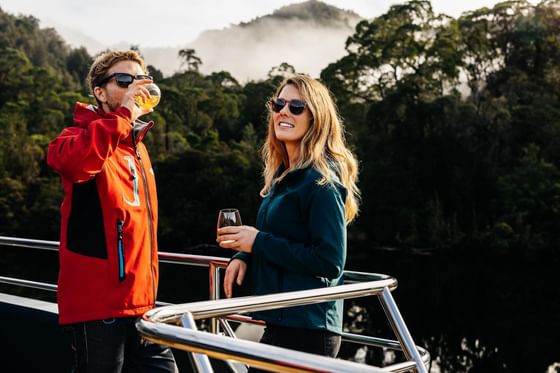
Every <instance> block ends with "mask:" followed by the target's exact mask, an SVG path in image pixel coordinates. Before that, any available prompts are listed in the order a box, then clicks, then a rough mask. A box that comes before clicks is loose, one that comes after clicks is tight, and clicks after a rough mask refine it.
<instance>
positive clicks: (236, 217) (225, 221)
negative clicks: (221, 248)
mask: <svg viewBox="0 0 560 373" xmlns="http://www.w3.org/2000/svg"><path fill="white" fill-rule="evenodd" d="M241 224H242V223H241V215H240V214H239V210H238V209H221V210H220V212H219V213H218V228H223V227H230V226H236V225H241ZM222 242H224V243H231V242H233V240H226V241H222Z"/></svg>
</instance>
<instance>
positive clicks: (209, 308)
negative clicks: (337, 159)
mask: <svg viewBox="0 0 560 373" xmlns="http://www.w3.org/2000/svg"><path fill="white" fill-rule="evenodd" d="M0 245H7V246H17V247H24V248H32V249H42V250H52V251H57V250H58V242H56V241H43V240H30V239H23V238H15V237H6V236H0ZM159 260H160V262H162V263H171V264H178V265H189V266H201V267H208V268H209V293H210V294H209V299H210V301H202V302H193V303H185V304H178V305H169V304H166V303H163V304H165V305H164V306H163V307H158V308H156V309H154V310H152V311H149V312H148V313H146V314H145V315H144V316H143V317H142V318H141V319H140V320H139V322H138V323H137V328H138V329H139V331H140V333H142V334H143V335H144V336H145V338H146V339H149V340H152V341H154V342H156V343H160V344H164V345H168V346H171V347H173V348H177V349H182V350H185V351H189V352H191V353H193V361H194V362H195V366H196V368H197V369H198V370H199V371H201V372H211V371H212V367H211V365H210V363H209V360H208V356H210V357H214V358H218V359H224V360H229V359H232V360H236V361H239V362H242V363H246V364H249V365H252V366H256V367H260V368H262V369H268V370H273V371H281V372H296V371H297V372H301V371H303V372H352V373H354V372H406V371H415V372H420V373H424V372H426V365H427V364H428V363H429V359H430V355H429V353H428V351H426V350H425V349H423V348H421V347H418V346H416V345H415V344H414V341H413V339H412V336H411V335H410V333H409V331H408V329H407V327H406V324H405V323H404V320H403V318H402V316H401V314H400V312H399V309H398V307H397V305H396V303H395V301H394V299H393V297H392V295H391V291H392V290H394V289H395V288H396V287H397V281H396V279H394V278H393V277H390V276H387V275H384V274H374V273H364V272H354V271H345V272H344V279H345V284H344V285H340V286H336V287H332V288H325V289H312V290H305V291H296V292H289V293H279V294H270V295H265V296H253V297H241V298H232V299H219V298H220V291H219V290H220V289H219V286H220V281H221V279H220V269H222V268H224V267H225V266H227V263H228V261H229V259H227V258H222V257H212V256H203V255H191V254H179V253H170V252H160V253H159ZM0 283H6V284H11V285H17V286H24V287H33V288H38V289H42V290H50V291H56V285H53V284H46V283H41V282H35V281H28V280H24V279H16V278H10V277H2V276H0ZM372 295H375V296H377V297H378V298H379V301H380V303H381V305H382V307H383V309H384V311H385V314H386V316H387V318H388V320H389V322H390V324H391V327H392V329H393V331H394V333H395V335H396V337H397V339H398V340H389V339H383V338H376V337H370V336H362V335H357V334H351V333H343V335H342V337H343V340H344V341H348V342H353V343H360V344H364V345H371V346H377V347H383V348H389V349H394V350H401V351H403V353H404V355H405V358H406V359H407V360H406V361H404V362H400V363H397V364H393V365H390V366H386V367H383V368H378V367H371V366H367V365H364V364H357V363H353V362H349V361H344V360H338V359H331V358H327V357H322V356H317V355H311V354H306V353H302V352H297V351H292V350H287V349H282V348H279V347H274V346H267V345H262V344H259V343H256V342H251V341H245V340H241V339H235V335H234V333H233V330H232V329H231V327H230V326H229V324H228V323H227V319H233V320H236V321H241V322H251V323H259V322H258V321H255V320H252V319H250V318H248V317H245V316H243V315H239V314H242V313H247V312H252V311H257V310H259V311H260V310H269V309H275V308H284V307H293V306H297V305H304V304H312V303H320V302H324V301H329V300H334V299H350V298H356V297H365V296H372ZM158 304H162V303H158ZM207 318H210V319H211V323H210V331H211V332H212V333H207V332H202V331H199V330H197V327H196V323H195V320H200V319H207ZM220 325H221V326H222V328H221V329H222V330H223V331H224V332H225V334H227V335H228V336H224V335H221V334H222V333H220V327H219V326H220ZM230 337H233V338H230Z"/></svg>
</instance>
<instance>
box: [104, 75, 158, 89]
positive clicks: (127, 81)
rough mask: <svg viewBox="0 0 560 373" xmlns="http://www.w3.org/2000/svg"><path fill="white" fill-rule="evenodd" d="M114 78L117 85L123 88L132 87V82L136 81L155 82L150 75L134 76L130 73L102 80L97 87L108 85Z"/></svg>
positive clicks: (110, 76)
mask: <svg viewBox="0 0 560 373" xmlns="http://www.w3.org/2000/svg"><path fill="white" fill-rule="evenodd" d="M113 78H115V83H117V85H118V86H119V87H121V88H128V86H129V85H131V84H132V82H133V81H135V80H143V79H149V80H154V78H153V77H151V76H150V75H132V74H128V73H114V74H111V75H109V76H106V77H105V78H103V79H101V80H100V81H99V82H97V84H96V86H97V87H101V86H103V85H104V84H107V82H109V81H110V80H111V79H113Z"/></svg>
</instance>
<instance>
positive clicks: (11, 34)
mask: <svg viewBox="0 0 560 373" xmlns="http://www.w3.org/2000/svg"><path fill="white" fill-rule="evenodd" d="M346 51H347V53H346V55H345V56H344V57H343V58H342V59H340V60H338V61H332V63H331V64H330V65H328V67H327V68H325V69H324V70H323V71H322V73H321V76H320V78H321V79H322V80H323V81H324V82H325V83H326V84H327V85H328V86H329V87H330V88H331V90H332V91H333V92H334V95H335V97H336V99H337V103H338V106H339V109H340V112H341V115H342V116H343V118H344V119H345V123H346V126H347V138H348V140H349V142H350V143H351V145H352V147H353V148H354V150H355V152H356V153H357V155H358V158H359V159H360V170H361V177H360V183H359V185H360V188H361V190H362V194H363V204H362V208H361V214H360V216H359V217H358V219H357V220H356V222H355V223H353V224H352V226H351V227H350V234H349V238H350V245H351V247H355V248H364V247H371V248H373V247H375V246H399V247H402V248H434V249H436V248H437V249H441V250H456V249H459V248H463V249H469V250H481V249H484V250H492V251H497V252H510V251H524V252H538V251H543V250H555V249H556V248H557V247H558V241H559V239H558V235H557V234H556V228H555V227H558V226H559V224H560V172H559V166H560V136H559V135H560V112H559V108H560V102H559V99H560V96H559V94H560V88H559V87H560V85H559V83H560V1H559V0H554V1H543V2H541V3H540V4H538V5H536V6H532V5H530V4H529V3H527V2H525V1H509V2H503V3H500V4H498V5H496V6H495V7H494V8H492V9H487V8H483V9H478V10H473V11H471V12H468V13H465V14H463V16H461V17H460V18H457V19H454V18H450V17H447V16H444V15H438V14H434V13H433V11H432V8H431V5H430V2H429V1H410V2H408V3H406V4H403V5H395V6H393V7H391V8H390V10H389V11H388V12H387V13H386V14H384V15H382V16H380V17H378V18H376V19H372V20H367V21H362V22H360V23H358V25H357V26H356V30H355V33H354V34H353V35H352V36H351V37H350V38H349V39H348V40H347V42H346ZM183 52H185V51H183ZM195 53H196V51H194V52H193V51H191V52H190V53H183V54H182V57H183V58H184V59H185V64H184V66H185V68H184V70H182V71H180V72H178V73H176V74H174V75H173V76H170V77H166V78H163V76H162V74H161V73H160V72H159V71H158V69H157V66H150V72H151V73H152V75H154V76H155V77H156V81H157V83H158V84H159V85H160V87H161V88H162V101H161V104H160V106H158V107H157V108H156V111H155V112H154V113H153V114H152V115H151V118H150V119H152V120H154V121H155V122H156V125H155V127H154V128H153V129H152V130H151V132H150V134H149V135H148V136H147V138H146V140H145V142H146V143H147V146H148V147H149V148H150V151H151V155H152V160H153V163H154V168H155V171H156V174H157V178H158V194H159V198H160V244H161V247H162V249H163V250H165V251H180V250H183V249H187V248H188V247H192V246H195V245H199V244H211V243H213V240H214V234H215V220H216V214H217V211H218V209H219V208H221V207H238V208H239V209H240V210H241V213H242V216H243V219H244V222H246V223H249V224H252V223H254V217H255V214H256V209H257V208H258V204H259V197H258V191H259V190H260V186H261V185H260V184H261V178H260V170H261V161H260V158H259V154H258V149H259V146H260V145H261V143H262V141H263V138H264V134H265V130H266V125H265V116H266V112H265V101H266V100H267V98H268V97H270V95H271V94H272V93H273V90H274V87H275V86H276V85H277V83H278V81H279V80H281V79H282V77H283V76H284V75H286V74H288V73H289V72H290V71H291V70H292V69H291V67H290V66H289V65H281V66H278V67H276V68H273V67H272V66H271V67H270V71H271V72H270V74H269V78H268V79H266V80H261V81H251V82H248V83H246V84H244V85H241V84H239V83H238V82H237V81H236V80H235V79H234V78H233V77H232V76H231V75H230V74H229V73H228V72H220V73H213V74H211V75H204V74H202V73H200V72H199V67H200V64H199V62H200V61H197V57H196V54H195ZM92 58H93V56H90V55H88V53H87V51H86V50H85V49H72V48H70V47H68V46H67V45H66V44H65V43H64V41H63V40H61V38H60V37H59V36H58V35H57V33H56V32H55V31H54V30H52V29H40V28H39V25H38V21H37V20H36V19H34V18H33V17H22V16H13V15H10V14H8V13H5V12H3V11H1V10H0V154H1V158H0V235H10V236H21V237H27V238H39V239H50V240H57V239H58V205H59V203H60V201H61V197H62V190H61V187H60V186H59V182H58V176H57V175H56V174H55V173H54V172H52V171H51V170H49V169H48V168H47V166H46V163H45V154H46V149H47V146H48V142H49V141H50V139H51V138H53V137H54V136H55V135H56V134H57V133H58V132H60V130H61V129H62V128H64V127H65V126H68V125H71V120H72V119H71V118H72V117H71V116H72V110H73V105H74V102H75V101H76V100H80V101H91V98H89V97H88V95H87V90H86V88H85V84H84V79H85V75H86V73H87V69H88V66H89V64H90V63H91V61H92ZM202 63H204V61H202ZM302 72H305V71H302ZM351 253H352V251H351Z"/></svg>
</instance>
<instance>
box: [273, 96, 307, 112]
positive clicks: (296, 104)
mask: <svg viewBox="0 0 560 373" xmlns="http://www.w3.org/2000/svg"><path fill="white" fill-rule="evenodd" d="M286 104H288V109H290V113H292V114H294V115H300V114H301V113H303V111H304V110H305V106H306V103H305V102H304V101H301V100H285V99H283V98H279V97H278V98H273V99H272V100H270V108H271V109H272V111H273V112H275V113H279V112H280V111H282V109H283V108H284V106H286Z"/></svg>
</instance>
